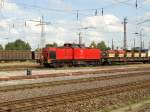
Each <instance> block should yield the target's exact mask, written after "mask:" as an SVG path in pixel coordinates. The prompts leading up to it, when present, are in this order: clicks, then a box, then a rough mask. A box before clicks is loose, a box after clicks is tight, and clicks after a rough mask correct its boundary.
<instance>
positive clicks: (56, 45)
mask: <svg viewBox="0 0 150 112" xmlns="http://www.w3.org/2000/svg"><path fill="white" fill-rule="evenodd" d="M48 47H58V44H57V43H56V42H54V43H53V44H46V48H48Z"/></svg>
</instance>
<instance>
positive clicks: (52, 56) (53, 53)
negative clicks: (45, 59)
mask: <svg viewBox="0 0 150 112" xmlns="http://www.w3.org/2000/svg"><path fill="white" fill-rule="evenodd" d="M49 58H50V59H56V51H50V52H49Z"/></svg>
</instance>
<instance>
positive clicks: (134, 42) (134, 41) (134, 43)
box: [133, 38, 135, 49]
mask: <svg viewBox="0 0 150 112" xmlns="http://www.w3.org/2000/svg"><path fill="white" fill-rule="evenodd" d="M133 41H134V46H133V48H134V49H135V38H134V40H133Z"/></svg>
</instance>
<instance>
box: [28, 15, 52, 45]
mask: <svg viewBox="0 0 150 112" xmlns="http://www.w3.org/2000/svg"><path fill="white" fill-rule="evenodd" d="M29 21H33V22H37V23H38V24H37V25H36V26H41V40H40V44H41V48H44V47H45V26H46V25H49V24H51V23H50V22H45V21H44V17H43V16H42V18H41V19H40V21H36V20H29Z"/></svg>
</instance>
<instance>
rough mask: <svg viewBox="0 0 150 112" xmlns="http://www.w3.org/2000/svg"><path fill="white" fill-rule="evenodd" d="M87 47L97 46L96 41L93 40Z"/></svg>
mask: <svg viewBox="0 0 150 112" xmlns="http://www.w3.org/2000/svg"><path fill="white" fill-rule="evenodd" d="M89 47H90V48H97V45H96V43H95V42H94V41H93V42H92V43H91V44H90V46H89Z"/></svg>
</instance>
